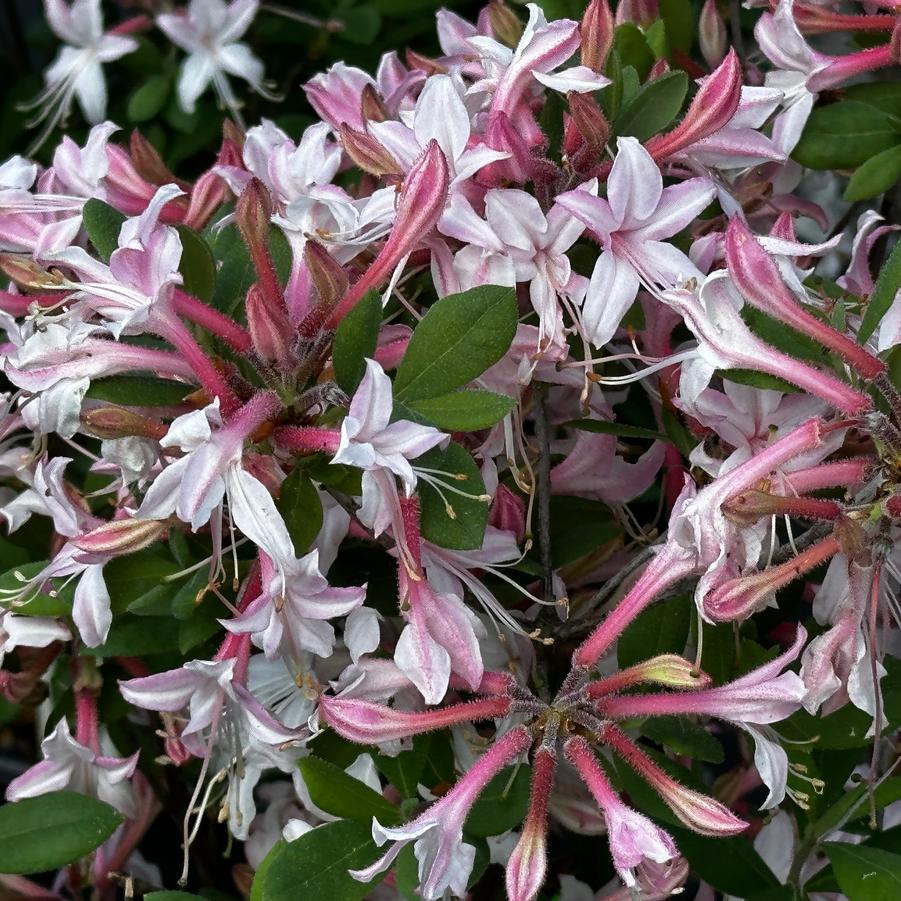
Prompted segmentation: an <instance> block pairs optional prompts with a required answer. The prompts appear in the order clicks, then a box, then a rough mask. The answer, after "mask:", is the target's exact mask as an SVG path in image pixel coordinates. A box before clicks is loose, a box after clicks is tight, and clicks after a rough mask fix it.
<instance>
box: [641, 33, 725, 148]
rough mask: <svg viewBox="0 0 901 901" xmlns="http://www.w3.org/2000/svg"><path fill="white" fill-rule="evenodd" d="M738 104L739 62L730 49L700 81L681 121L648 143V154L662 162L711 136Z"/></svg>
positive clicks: (723, 124) (723, 125) (723, 123)
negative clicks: (718, 63) (699, 86)
mask: <svg viewBox="0 0 901 901" xmlns="http://www.w3.org/2000/svg"><path fill="white" fill-rule="evenodd" d="M740 100H741V62H740V61H739V59H738V56H737V55H736V53H735V51H734V50H732V49H730V50H729V53H728V55H727V56H726V58H725V59H724V60H723V62H722V63H721V64H720V65H719V66H718V67H717V69H716V70H715V71H714V72H713V73H712V74H711V75H710V76H709V77H708V78H706V79H705V80H704V83H703V84H702V85H701V89H700V90H699V91H698V93H697V94H695V96H694V99H693V100H692V101H691V104H690V105H689V107H688V111H687V112H686V113H685V117H684V118H683V119H682V121H681V122H680V123H679V124H678V125H677V126H676V127H675V128H674V129H673V130H672V131H671V132H669V134H665V135H658V136H657V137H655V138H652V139H651V140H650V141H648V143H647V149H648V152H649V153H650V154H651V156H652V157H654V159H655V160H662V159H666V158H667V157H668V156H672V154H674V153H677V152H678V151H680V150H682V149H684V148H685V147H688V146H689V145H690V144H694V143H695V142H697V141H700V140H701V139H702V138H706V137H708V136H709V135H712V134H713V133H714V132H717V131H719V130H720V129H721V128H724V127H725V126H726V125H727V124H728V123H729V120H730V119H731V118H732V117H733V116H734V115H735V111H736V110H737V109H738V104H739V101H740Z"/></svg>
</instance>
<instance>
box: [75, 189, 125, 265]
mask: <svg viewBox="0 0 901 901" xmlns="http://www.w3.org/2000/svg"><path fill="white" fill-rule="evenodd" d="M81 219H82V222H83V223H84V230H85V231H86V232H87V233H88V239H89V240H90V242H91V243H92V244H93V245H94V249H95V250H96V251H97V253H98V254H99V255H100V259H101V260H103V262H104V263H108V262H109V258H110V257H111V256H112V253H113V251H114V250H115V249H116V248H117V247H118V246H119V230H120V229H121V228H122V223H123V222H124V221H125V216H123V215H122V213H120V212H119V211H118V210H115V209H113V208H112V207H111V206H110V205H109V204H108V203H104V202H103V201H102V200H97V198H96V197H92V198H91V199H90V200H88V202H87V203H86V204H85V205H84V207H83V208H82V211H81Z"/></svg>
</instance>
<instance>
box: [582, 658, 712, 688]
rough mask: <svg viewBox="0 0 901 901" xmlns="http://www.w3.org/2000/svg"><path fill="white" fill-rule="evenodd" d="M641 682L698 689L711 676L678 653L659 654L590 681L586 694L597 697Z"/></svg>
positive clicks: (702, 686)
mask: <svg viewBox="0 0 901 901" xmlns="http://www.w3.org/2000/svg"><path fill="white" fill-rule="evenodd" d="M641 683H649V684H652V685H665V686H666V687H667V688H676V689H698V688H707V687H709V685H710V684H711V679H710V676H708V675H707V673H703V672H701V671H700V670H698V669H697V667H696V666H695V665H694V664H693V663H689V661H687V660H685V659H684V658H683V657H680V656H679V655H678V654H660V655H659V656H657V657H652V658H651V659H650V660H645V661H643V662H642V663H636V664H635V666H630V667H629V668H628V669H624V670H621V671H620V672H618V673H613V674H612V675H610V676H606V677H604V678H602V679H598V680H597V681H595V682H592V683H590V684H589V686H588V696H589V697H590V698H600V697H603V696H604V695H607V694H612V693H613V692H616V691H621V690H622V689H623V688H628V687H630V686H632V685H639V684H641Z"/></svg>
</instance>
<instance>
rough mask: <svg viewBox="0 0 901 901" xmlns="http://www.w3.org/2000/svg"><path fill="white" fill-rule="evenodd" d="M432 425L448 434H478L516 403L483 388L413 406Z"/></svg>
mask: <svg viewBox="0 0 901 901" xmlns="http://www.w3.org/2000/svg"><path fill="white" fill-rule="evenodd" d="M409 406H410V408H411V409H413V410H415V411H416V412H417V413H419V414H420V415H421V416H422V417H424V418H425V419H427V420H428V421H429V422H430V423H432V425H434V426H437V427H438V428H439V429H443V430H444V431H446V432H475V431H478V430H479V429H487V428H490V427H491V426H493V425H494V424H495V423H496V422H500V421H501V420H502V419H503V418H504V417H505V416H506V415H507V414H508V413H509V412H510V411H511V410H512V409H513V408H514V407H515V406H516V401H515V400H513V398H512V397H507V396H506V395H505V394H495V393H494V392H493V391H484V390H482V389H481V388H478V389H467V390H463V391H453V392H451V393H450V394H441V395H439V396H438V397H426V398H423V399H422V400H417V401H414V402H412V403H410V404H409Z"/></svg>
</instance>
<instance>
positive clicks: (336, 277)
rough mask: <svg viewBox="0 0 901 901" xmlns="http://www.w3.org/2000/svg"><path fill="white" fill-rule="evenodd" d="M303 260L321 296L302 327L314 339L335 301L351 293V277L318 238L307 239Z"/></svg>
mask: <svg viewBox="0 0 901 901" xmlns="http://www.w3.org/2000/svg"><path fill="white" fill-rule="evenodd" d="M303 261H304V263H305V264H306V267H307V271H308V272H309V273H310V281H312V283H313V286H314V287H315V288H316V293H317V294H318V295H319V303H318V304H317V305H316V306H315V307H314V308H313V310H312V311H311V312H310V313H309V314H308V315H307V317H305V318H304V319H303V320H302V321H301V323H300V325H299V326H298V332H299V333H300V334H301V335H303V336H305V337H309V338H311V337H313V335H315V334H316V332H317V331H318V330H319V328H321V326H322V324H323V323H324V322H325V319H326V318H327V315H328V313H330V312H331V311H332V308H333V307H334V306H335V304H336V303H337V302H338V301H339V300H340V299H341V298H342V297H343V296H344V295H345V294H346V293H347V287H348V279H347V273H346V272H345V271H344V267H343V266H342V265H341V264H340V263H338V262H337V261H336V260H335V258H334V257H332V256H331V254H329V252H328V251H327V250H326V249H325V248H324V247H323V246H322V245H321V244H320V243H319V242H318V241H314V240H312V239H310V240H308V241H307V242H306V244H305V245H304V249H303Z"/></svg>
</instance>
